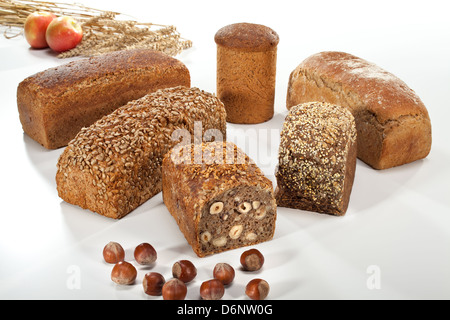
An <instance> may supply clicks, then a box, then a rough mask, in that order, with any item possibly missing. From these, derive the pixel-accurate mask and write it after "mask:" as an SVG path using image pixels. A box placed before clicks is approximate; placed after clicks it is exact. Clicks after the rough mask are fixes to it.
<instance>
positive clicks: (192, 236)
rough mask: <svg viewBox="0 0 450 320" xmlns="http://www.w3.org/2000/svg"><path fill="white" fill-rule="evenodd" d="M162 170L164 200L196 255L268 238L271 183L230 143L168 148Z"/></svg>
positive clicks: (273, 212) (272, 216)
mask: <svg viewBox="0 0 450 320" xmlns="http://www.w3.org/2000/svg"><path fill="white" fill-rule="evenodd" d="M162 173H163V177H162V184H163V200H164V203H165V205H166V206H167V208H168V210H169V212H170V213H171V214H172V216H173V217H174V218H175V220H176V222H177V223H178V226H179V228H180V230H181V231H182V232H183V234H184V236H185V238H186V240H187V242H188V243H189V244H190V245H191V246H192V248H193V250H194V252H195V253H196V254H197V255H198V256H199V257H204V256H206V255H210V254H214V253H218V252H222V251H225V250H230V249H235V248H239V247H243V246H248V245H253V244H256V243H260V242H263V241H267V240H270V239H272V237H273V234H274V231H275V220H276V202H275V198H274V194H273V187H272V182H271V181H270V180H269V179H267V178H266V177H265V176H264V174H263V173H262V171H261V170H260V169H259V168H258V167H257V166H256V164H255V163H254V162H253V161H252V160H251V159H250V158H249V157H248V156H247V155H246V154H245V153H244V152H243V151H242V150H241V149H239V148H238V147H237V146H236V145H235V144H233V143H232V142H210V143H202V144H191V145H184V146H177V147H174V148H173V149H172V150H171V151H170V152H168V153H167V154H166V155H165V157H164V160H163V166H162Z"/></svg>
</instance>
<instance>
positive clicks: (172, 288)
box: [162, 279, 187, 300]
mask: <svg viewBox="0 0 450 320" xmlns="http://www.w3.org/2000/svg"><path fill="white" fill-rule="evenodd" d="M186 294H187V287H186V285H185V284H184V282H183V281H181V280H179V279H170V280H169V281H167V282H166V283H165V284H164V285H163V287H162V296H163V299H164V300H184V298H186Z"/></svg>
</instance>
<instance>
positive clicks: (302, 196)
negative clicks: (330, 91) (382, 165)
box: [275, 102, 356, 215]
mask: <svg viewBox="0 0 450 320" xmlns="http://www.w3.org/2000/svg"><path fill="white" fill-rule="evenodd" d="M355 168H356V127H355V119H354V118H353V115H352V114H351V113H350V111H349V110H347V109H346V108H344V107H341V106H336V105H332V104H329V103H324V102H311V103H304V104H301V105H297V106H293V107H292V108H291V109H290V110H289V114H288V115H287V117H286V120H285V122H284V124H283V129H282V131H281V140H280V148H279V155H278V166H277V169H276V172H275V175H276V179H277V188H276V190H275V197H276V199H277V205H278V206H280V207H288V208H295V209H301V210H308V211H315V212H321V213H328V214H334V215H344V214H345V213H346V211H347V207H348V203H349V199H350V194H351V190H352V186H353V180H354V177H355Z"/></svg>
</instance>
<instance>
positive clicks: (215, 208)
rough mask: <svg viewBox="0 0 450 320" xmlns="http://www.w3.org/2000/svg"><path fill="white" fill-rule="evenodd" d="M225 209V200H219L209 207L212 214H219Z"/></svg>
mask: <svg viewBox="0 0 450 320" xmlns="http://www.w3.org/2000/svg"><path fill="white" fill-rule="evenodd" d="M222 210H223V202H220V201H217V202H214V203H213V204H212V205H211V207H209V213H210V214H218V213H221V212H222Z"/></svg>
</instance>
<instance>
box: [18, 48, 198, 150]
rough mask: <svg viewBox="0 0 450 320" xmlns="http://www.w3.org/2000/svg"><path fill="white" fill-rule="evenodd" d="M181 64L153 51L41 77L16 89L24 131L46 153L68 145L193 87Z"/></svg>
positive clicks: (91, 61)
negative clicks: (105, 122) (130, 107)
mask: <svg viewBox="0 0 450 320" xmlns="http://www.w3.org/2000/svg"><path fill="white" fill-rule="evenodd" d="M190 85H191V84H190V75H189V70H188V69H187V68H186V66H185V65H184V64H183V63H182V62H181V61H179V60H177V59H175V58H172V57H170V56H168V55H166V54H164V53H161V52H157V51H154V50H149V49H130V50H124V51H116V52H111V53H105V54H102V55H100V56H95V57H91V58H86V59H79V60H75V61H72V62H69V63H67V64H64V65H61V66H58V67H54V68H50V69H47V70H45V71H42V72H39V73H37V74H35V75H32V76H30V77H28V78H26V79H25V80H23V81H22V82H21V83H20V84H19V86H18V88H17V106H18V109H19V117H20V122H21V123H22V127H23V130H24V132H25V133H26V134H27V135H28V136H30V137H31V138H32V139H34V140H36V141H37V142H38V143H40V144H41V145H43V146H44V147H45V148H47V149H56V148H60V147H64V146H66V145H67V144H68V143H69V141H70V140H72V139H73V138H75V136H76V135H77V133H78V132H79V131H80V130H81V128H83V127H88V126H90V125H91V124H93V123H94V122H95V121H97V120H98V119H100V118H101V117H103V116H105V115H107V114H109V113H111V112H113V111H114V110H116V109H117V108H119V107H121V106H123V105H124V104H126V103H127V102H128V101H132V100H135V99H138V98H141V97H143V96H145V95H146V94H148V93H150V92H154V91H156V90H158V89H162V88H170V87H176V86H185V87H190Z"/></svg>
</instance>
